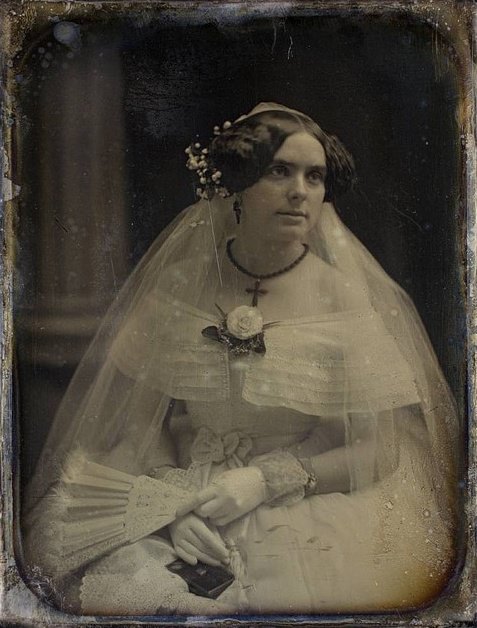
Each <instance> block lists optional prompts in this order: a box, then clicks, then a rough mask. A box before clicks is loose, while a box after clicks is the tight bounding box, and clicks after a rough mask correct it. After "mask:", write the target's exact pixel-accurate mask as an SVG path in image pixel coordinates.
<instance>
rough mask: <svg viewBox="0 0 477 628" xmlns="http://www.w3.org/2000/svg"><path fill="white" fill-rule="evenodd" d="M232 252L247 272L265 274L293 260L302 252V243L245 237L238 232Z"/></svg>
mask: <svg viewBox="0 0 477 628" xmlns="http://www.w3.org/2000/svg"><path fill="white" fill-rule="evenodd" d="M232 253H233V257H234V259H235V260H236V261H237V262H238V263H239V264H240V265H242V266H243V267H244V268H246V269H247V270H248V271H249V272H251V273H255V274H257V275H267V274H269V273H273V272H275V271H277V270H280V269H281V268H284V267H285V266H288V265H289V264H291V263H292V262H294V261H295V260H296V259H297V257H299V256H300V255H301V254H302V253H303V244H302V243H301V242H299V241H298V240H292V241H290V242H286V241H285V242H282V241H268V240H266V241H264V240H258V239H256V238H246V237H244V236H241V235H240V233H239V234H237V237H236V238H235V240H234V242H233V245H232Z"/></svg>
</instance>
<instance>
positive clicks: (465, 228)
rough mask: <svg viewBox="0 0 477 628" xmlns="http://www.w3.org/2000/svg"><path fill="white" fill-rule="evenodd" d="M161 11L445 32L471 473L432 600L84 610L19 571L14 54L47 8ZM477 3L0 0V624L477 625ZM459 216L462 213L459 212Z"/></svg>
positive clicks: (57, 11) (68, 12)
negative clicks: (408, 22) (456, 131)
mask: <svg viewBox="0 0 477 628" xmlns="http://www.w3.org/2000/svg"><path fill="white" fill-rule="evenodd" d="M161 10H168V11H179V12H187V14H188V16H190V18H191V21H195V19H196V18H197V16H201V17H203V16H204V15H207V14H210V15H214V16H215V17H218V18H220V17H223V16H226V14H227V12H232V13H233V14H234V15H238V14H240V13H244V14H246V15H247V16H250V15H254V14H256V15H257V16H258V15H267V16H270V17H272V16H276V17H280V16H282V15H284V14H288V15H290V14H291V13H292V14H302V15H307V14H311V13H313V14H316V13H320V14H329V13H333V14H336V13H337V12H339V13H347V14H350V15H351V14H356V13H361V14H363V15H369V16H372V15H383V14H386V13H388V14H391V13H394V14H396V13H398V14H399V13H401V14H402V13H403V12H404V13H407V14H409V15H412V16H413V17H415V18H417V19H422V20H425V21H426V22H427V23H429V24H431V25H432V27H433V28H434V29H436V30H438V31H439V32H440V33H441V34H442V35H444V36H445V37H446V38H447V39H448V40H449V43H450V44H452V46H453V47H454V49H455V51H456V53H457V65H458V71H459V74H460V84H459V89H460V98H459V102H458V104H457V111H456V117H457V119H458V122H459V125H460V140H461V142H462V149H463V155H464V159H463V163H462V172H461V176H462V190H463V195H464V196H465V198H463V199H462V201H461V207H460V208H459V209H460V212H459V213H460V219H461V220H462V229H461V231H462V232H461V242H460V247H461V250H460V252H461V260H462V264H463V265H464V272H465V275H466V278H467V288H466V290H467V299H468V300H467V351H468V353H467V360H468V362H467V371H468V373H467V375H468V417H467V420H468V442H467V445H468V469H467V471H468V473H467V480H468V486H467V494H466V503H465V516H466V522H465V527H466V531H467V534H466V536H467V539H466V540H467V551H466V555H465V557H464V558H463V561H462V562H463V564H462V568H461V572H460V575H459V577H458V578H457V582H456V583H455V586H454V587H453V589H452V591H451V592H450V593H447V594H445V595H443V596H441V597H440V598H438V600H437V601H435V602H434V603H433V604H432V605H431V606H430V607H428V608H426V609H422V610H419V611H413V612H406V613H387V614H382V615H381V614H356V615H333V616H332V615H320V616H260V617H245V616H244V617H241V618H214V617H211V618H205V617H189V618H183V617H159V616H158V617H137V618H134V617H114V618H113V617H107V616H103V617H91V616H73V615H67V614H65V613H62V612H60V611H57V610H55V609H53V608H51V607H49V606H48V605H46V604H44V603H43V602H42V601H41V600H40V599H39V598H38V597H37V596H36V595H35V594H34V593H33V592H32V591H31V590H30V589H29V588H28V587H27V585H26V584H25V583H24V581H23V580H22V578H21V575H20V573H19V570H18V567H17V564H16V561H15V557H14V548H15V544H16V542H17V540H18V526H17V523H16V516H15V510H16V509H17V508H18V504H17V500H16V498H15V482H16V478H17V473H16V471H17V464H18V460H17V458H16V455H15V454H16V437H17V434H16V433H15V429H16V428H15V425H14V413H13V379H14V375H13V368H12V364H13V361H12V356H13V334H12V294H13V268H14V264H15V231H14V217H15V215H16V212H17V211H18V207H17V202H16V200H15V195H16V189H17V188H16V185H21V181H20V180H18V170H17V168H16V163H15V159H16V155H17V148H18V142H19V135H18V126H17V125H18V124H19V120H18V119H17V118H16V105H15V81H14V74H15V63H14V61H13V59H14V57H15V55H16V54H17V53H18V52H19V51H20V50H21V48H22V44H23V38H24V37H25V35H26V33H28V31H29V29H30V28H31V27H32V26H33V25H34V24H35V23H37V21H41V20H43V21H46V20H47V16H48V15H64V16H67V19H69V20H71V19H74V18H75V17H79V16H81V17H88V16H91V15H93V14H95V17H97V18H101V17H102V16H103V15H104V16H108V15H111V14H115V15H117V16H121V15H122V14H126V13H127V14H131V13H132V12H133V11H134V12H138V11H140V12H149V11H153V12H158V11H161ZM476 33H477V4H474V3H473V2H472V0H461V1H459V0H414V1H413V0H390V1H388V2H386V1H385V0H356V1H355V2H349V1H348V0H294V1H293V0H292V1H288V0H285V1H280V0H275V1H269V0H250V1H249V0H228V1H227V2H220V0H215V1H214V0H203V1H200V0H198V1H196V2H191V1H189V0H171V1H169V2H164V1H156V0H153V1H146V0H130V1H126V0H124V1H121V0H116V1H114V0H106V1H102V2H94V1H92V0H72V1H69V2H68V1H61V2H58V1H56V0H6V1H4V2H2V4H1V5H0V67H1V106H2V119H1V127H0V143H1V147H0V148H1V150H0V164H1V169H2V175H3V185H2V195H1V198H0V234H1V238H2V256H1V259H0V272H1V286H2V293H1V296H2V306H1V308H2V309H1V312H0V314H1V348H0V361H1V362H0V364H1V366H0V369H1V371H0V374H1V379H0V386H1V399H0V463H1V511H0V517H1V519H0V525H1V529H0V533H1V534H0V624H1V625H3V626H32V627H33V626H58V627H63V626H65V627H66V626H92V625H98V626H116V625H123V626H124V625H127V626H133V625H134V626H147V625H154V626H156V625H157V626H166V625H168V626H171V625H181V624H186V625H191V626H199V625H200V626H205V625H210V626H222V625H225V624H226V625H229V626H231V625H234V626H244V625H254V626H287V625H288V626H290V625H299V626H315V625H316V626H353V625H362V626H389V627H396V628H397V627H404V626H409V625H414V626H425V627H427V626H429V627H430V626H475V625H477V543H476V536H477V522H476V519H477V419H476V410H477V220H476V216H477V196H476V192H477V188H476V181H477V176H476V167H477V155H476V133H475V122H476V118H475V116H476V80H477V72H476V68H475V63H476V62H477V56H476ZM457 218H459V217H457Z"/></svg>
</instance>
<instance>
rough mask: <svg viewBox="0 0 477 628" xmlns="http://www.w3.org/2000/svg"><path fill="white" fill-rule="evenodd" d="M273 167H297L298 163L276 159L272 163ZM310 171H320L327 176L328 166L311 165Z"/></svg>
mask: <svg viewBox="0 0 477 628" xmlns="http://www.w3.org/2000/svg"><path fill="white" fill-rule="evenodd" d="M272 166H288V167H292V168H293V167H296V163H294V162H292V161H286V160H285V159H274V160H273V161H272ZM309 169H310V170H318V171H319V172H321V173H322V174H326V166H324V165H323V164H311V165H310V166H309Z"/></svg>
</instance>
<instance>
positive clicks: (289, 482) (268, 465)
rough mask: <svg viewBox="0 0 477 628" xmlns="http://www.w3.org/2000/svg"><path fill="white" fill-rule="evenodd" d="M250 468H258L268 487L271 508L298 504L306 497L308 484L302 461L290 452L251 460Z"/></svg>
mask: <svg viewBox="0 0 477 628" xmlns="http://www.w3.org/2000/svg"><path fill="white" fill-rule="evenodd" d="M249 466H253V467H258V468H259V469H260V471H261V472H262V475H263V478H264V480H265V486H266V499H265V500H264V501H265V503H267V504H268V505H270V506H284V505H290V504H292V503H295V502H298V501H300V500H301V499H303V497H304V496H305V486H306V485H307V483H308V474H307V473H306V471H305V469H304V468H303V465H302V464H301V463H300V461H299V460H298V459H297V458H296V457H295V456H294V455H293V454H291V453H290V452H288V451H285V450H275V451H272V452H269V453H266V454H262V455H260V456H255V457H254V458H252V460H250V462H249Z"/></svg>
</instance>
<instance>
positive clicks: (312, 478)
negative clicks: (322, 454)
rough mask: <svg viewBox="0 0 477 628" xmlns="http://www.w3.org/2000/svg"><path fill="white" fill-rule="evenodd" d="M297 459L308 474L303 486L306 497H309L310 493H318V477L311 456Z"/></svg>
mask: <svg viewBox="0 0 477 628" xmlns="http://www.w3.org/2000/svg"><path fill="white" fill-rule="evenodd" d="M297 460H298V461H299V463H300V464H301V466H302V467H303V469H304V470H305V472H306V474H307V475H308V480H307V482H306V484H305V486H304V487H303V488H304V491H305V497H309V496H310V495H316V494H317V493H318V477H317V475H316V473H315V471H314V469H313V464H312V461H311V458H297Z"/></svg>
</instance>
